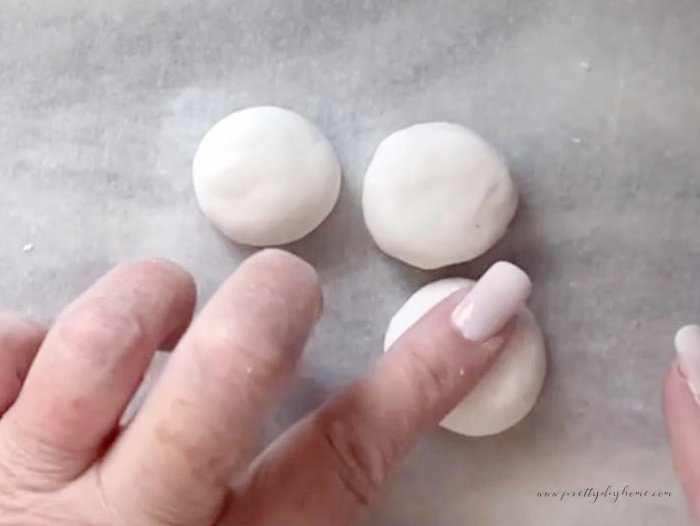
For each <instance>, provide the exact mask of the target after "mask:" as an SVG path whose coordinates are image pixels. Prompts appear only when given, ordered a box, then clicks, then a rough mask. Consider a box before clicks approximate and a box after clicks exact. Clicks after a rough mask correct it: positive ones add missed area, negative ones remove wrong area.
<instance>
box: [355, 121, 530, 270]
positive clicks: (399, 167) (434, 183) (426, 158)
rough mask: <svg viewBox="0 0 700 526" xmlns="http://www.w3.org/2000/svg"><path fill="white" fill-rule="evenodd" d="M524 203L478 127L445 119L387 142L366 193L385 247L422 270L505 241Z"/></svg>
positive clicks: (370, 220) (365, 203)
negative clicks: (512, 220) (472, 128)
mask: <svg viewBox="0 0 700 526" xmlns="http://www.w3.org/2000/svg"><path fill="white" fill-rule="evenodd" d="M517 206H518V192H517V190H516V188H515V186H514V184H513V180H512V179H511V177H510V174H509V173H508V167H507V166H506V164H505V163H504V162H503V160H502V159H501V157H500V156H499V155H498V154H497V153H496V152H495V151H494V150H493V149H492V148H491V147H490V146H489V145H488V144H487V143H486V142H485V141H484V140H483V139H482V138H481V137H479V136H478V135H476V134H475V133H474V132H472V131H471V130H468V129H467V128H464V127H463V126H458V125H456V124H450V123H445V122H436V123H429V124H417V125H415V126H411V127H409V128H405V129H403V130H400V131H397V132H395V133H393V134H391V135H390V136H389V137H387V138H386V139H384V141H382V143H381V144H380V145H379V147H378V148H377V151H376V153H375V154H374V158H373V159H372V162H371V164H370V166H369V168H368V169H367V173H366V175H365V180H364V188H363V194H362V207H363V212H364V217H365V223H366V224H367V228H368V229H369V231H370V233H371V234H372V237H373V238H374V240H375V242H376V243H377V245H379V248H381V249H382V250H383V251H384V252H386V253H387V254H389V255H390V256H393V257H395V258H397V259H400V260H401V261H404V262H405V263H408V264H409V265H413V266H415V267H418V268H422V269H433V268H438V267H444V266H446V265H452V264H455V263H460V262H463V261H469V260H471V259H474V258H476V257H477V256H480V255H481V254H483V253H484V252H486V251H487V250H488V249H489V248H491V247H492V246H493V245H494V244H495V243H496V241H498V239H500V238H501V236H503V234H504V233H505V231H506V228H507V227H508V224H509V223H510V221H511V219H512V218H513V216H514V215H515V210H516V208H517Z"/></svg>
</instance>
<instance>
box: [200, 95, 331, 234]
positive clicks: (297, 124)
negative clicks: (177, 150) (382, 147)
mask: <svg viewBox="0 0 700 526" xmlns="http://www.w3.org/2000/svg"><path fill="white" fill-rule="evenodd" d="M192 172H193V179H194V188H195V193H196V195H197V201H198V203H199V206H200V207H201V209H202V211H203V212H204V214H205V215H206V216H207V218H208V219H209V220H210V221H211V223H212V224H213V225H214V226H216V227H217V228H218V229H219V230H220V231H221V232H222V233H223V234H224V235H225V236H227V237H228V238H230V239H232V240H233V241H236V242H238V243H243V244H246V245H253V246H270V245H281V244H284V243H289V242H292V241H295V240H297V239H300V238H302V237H304V236H305V235H307V234H308V233H310V232H311V231H312V230H314V229H315V228H316V227H317V226H319V224H321V222H322V221H323V220H324V219H325V218H326V216H327V215H328V214H329V213H330V212H331V210H332V209H333V207H334V206H335V203H336V201H337V199H338V193H339V191H340V182H341V170H340V163H339V162H338V157H337V156H336V154H335V151H334V150H333V147H332V146H331V144H330V143H329V142H328V140H327V139H326V138H325V137H324V136H323V135H322V134H321V132H320V131H319V130H318V129H317V128H316V127H315V126H314V125H313V124H311V123H310V122H309V121H308V120H306V119H305V118H304V117H302V116H300V115H297V114H296V113H294V112H292V111H289V110H285V109H282V108H275V107H257V108H248V109H246V110H242V111H239V112H236V113H233V114H231V115H229V116H228V117H226V118H224V119H223V120H221V121H219V122H218V123H217V124H216V125H214V127H213V128H211V130H209V132H208V133H207V134H206V135H205V136H204V138H203V139H202V142H201V144H200V145H199V149H198V150H197V153H196V155H195V158H194V163H193V168H192Z"/></svg>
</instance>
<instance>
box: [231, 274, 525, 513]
mask: <svg viewBox="0 0 700 526" xmlns="http://www.w3.org/2000/svg"><path fill="white" fill-rule="evenodd" d="M504 265H505V266H504ZM529 289H530V283H529V279H528V278H527V276H526V275H525V274H524V273H523V272H522V271H521V270H519V269H517V267H514V266H512V265H506V264H497V266H494V267H492V269H491V270H490V271H489V272H487V273H486V274H485V275H484V277H483V278H482V279H481V280H480V281H479V283H477V285H476V286H475V287H474V288H473V289H472V290H471V291H469V292H468V293H465V291H462V292H458V293H456V294H455V295H453V296H451V297H450V298H448V299H447V300H445V301H444V302H442V303H441V304H439V305H438V306H436V307H435V308H434V309H433V310H432V311H430V312H429V313H428V314H427V315H426V316H425V317H424V318H423V319H421V320H420V321H419V322H418V323H417V324H416V325H415V326H414V327H412V328H411V329H409V331H407V332H406V334H405V335H404V336H403V337H402V338H401V339H400V340H399V341H398V342H397V343H396V344H395V346H394V347H393V349H392V350H391V352H389V353H387V354H386V355H385V356H384V357H383V358H382V359H381V360H380V361H379V363H378V364H377V366H376V367H375V368H374V370H373V371H371V372H370V373H369V375H368V376H366V377H365V378H363V379H361V380H360V381H358V382H357V383H356V384H354V385H353V386H351V387H350V388H349V389H348V390H347V391H346V392H344V393H343V394H341V395H340V396H338V397H337V398H335V399H334V400H331V401H330V402H329V403H328V404H327V405H325V406H324V407H322V408H321V409H320V410H318V411H317V412H316V413H314V414H311V415H310V416H309V417H307V418H306V419H304V420H302V421H301V422H300V423H299V424H297V425H296V426H295V427H293V428H292V429H291V430H290V431H289V432H288V433H287V434H286V435H285V436H283V437H282V438H281V439H280V440H279V441H278V442H277V443H276V444H274V445H273V446H272V447H271V449H270V450H269V451H268V452H266V453H265V454H264V456H263V457H261V459H260V460H259V462H258V463H257V465H256V466H255V471H254V475H253V477H252V478H251V481H250V483H249V485H248V486H247V487H245V488H243V489H242V490H241V492H242V493H241V492H239V494H238V498H239V502H240V503H241V504H239V505H238V506H236V505H235V499H236V495H234V505H233V506H231V508H230V511H229V512H228V515H226V516H225V518H224V520H223V521H222V524H226V525H237V524H250V525H263V524H285V525H286V526H297V525H298V526H301V525H306V524H314V525H318V526H321V525H344V524H349V523H350V521H351V520H352V519H353V518H354V516H355V514H356V513H357V511H358V510H359V509H360V508H361V507H362V506H364V505H366V504H368V503H369V501H370V500H371V499H372V497H373V496H374V495H375V493H376V492H377V491H378V489H379V487H380V486H381V485H382V483H383V481H384V480H385V477H386V474H387V471H388V470H389V468H390V467H391V466H392V465H393V464H394V463H395V462H396V461H398V460H399V459H400V458H402V457H403V456H404V454H405V453H406V452H407V450H408V449H409V448H410V447H411V446H412V445H413V444H414V442H415V441H416V440H417V438H418V437H419V436H420V435H421V434H422V433H424V432H425V431H427V430H429V429H431V428H432V427H434V426H435V425H436V424H437V423H438V422H439V421H440V420H442V418H443V417H444V416H445V415H446V414H447V413H448V412H449V411H450V409H451V408H452V407H454V406H455V405H456V404H457V403H458V402H459V401H460V400H461V399H462V398H463V397H464V396H465V395H466V394H467V393H468V392H469V391H470V390H471V389H472V388H473V387H474V385H476V383H477V382H478V380H479V379H480V378H481V377H482V376H483V374H484V373H485V372H486V370H487V369H488V367H489V366H490V364H491V363H492V362H493V360H494V359H495V358H496V357H497V356H498V353H499V352H500V349H501V348H502V347H503V345H504V343H505V341H506V339H507V336H508V331H509V326H510V324H509V323H508V322H509V321H510V319H511V318H512V317H513V316H514V315H515V314H516V313H517V311H518V309H519V308H520V306H521V304H522V302H523V301H524V300H525V298H526V297H527V294H528V293H529ZM450 319H451V320H452V323H450ZM504 326H505V327H506V329H504ZM455 329H458V330H455ZM464 334H468V335H470V336H472V337H473V338H477V339H479V340H480V341H481V343H477V342H475V341H473V340H468V339H466V338H465V337H464ZM261 495H264V496H265V499H266V500H265V505H264V506H263V505H262V502H261V501H260V500H259V499H260V496H261Z"/></svg>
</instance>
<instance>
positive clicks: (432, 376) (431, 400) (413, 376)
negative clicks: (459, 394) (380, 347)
mask: <svg viewBox="0 0 700 526" xmlns="http://www.w3.org/2000/svg"><path fill="white" fill-rule="evenodd" d="M406 355H407V359H406V361H405V370H406V375H407V377H408V381H409V382H410V383H411V385H412V386H414V388H415V391H416V392H419V393H421V399H422V400H423V401H424V403H425V404H426V406H427V407H432V406H434V405H435V404H437V403H439V402H440V401H441V400H443V399H444V398H445V397H446V396H447V395H448V394H449V393H451V392H452V390H453V388H454V385H455V379H454V377H455V375H454V374H453V373H450V371H449V368H448V367H446V366H445V365H444V364H442V363H440V361H439V360H436V359H431V358H429V357H427V356H426V353H425V352H424V351H423V350H421V348H420V347H416V346H408V347H407V348H406Z"/></svg>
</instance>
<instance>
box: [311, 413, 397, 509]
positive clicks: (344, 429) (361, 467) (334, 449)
mask: <svg viewBox="0 0 700 526" xmlns="http://www.w3.org/2000/svg"><path fill="white" fill-rule="evenodd" d="M319 426H320V429H319V435H320V436H321V437H322V440H323V443H324V444H325V446H326V447H327V448H329V450H330V452H331V456H332V458H333V459H334V460H335V463H334V466H333V468H334V470H335V471H336V473H337V475H338V478H339V480H340V481H341V483H342V485H343V487H344V489H345V490H346V491H347V492H348V493H349V494H350V495H351V496H352V497H353V498H354V499H355V500H356V501H357V503H358V504H360V505H362V506H368V505H369V504H370V503H371V502H372V500H373V499H374V498H375V496H376V495H377V494H378V493H379V490H380V488H381V486H382V484H383V483H384V480H385V478H386V474H387V471H388V467H389V465H390V464H391V459H392V458H393V456H394V455H393V454H392V453H391V450H392V449H393V448H392V447H382V446H383V444H382V441H381V440H380V439H379V437H377V436H375V435H374V434H373V433H372V432H371V431H370V430H369V429H367V427H366V426H365V425H363V424H362V423H361V422H359V421H355V420H352V419H350V420H349V419H344V418H335V419H333V418H331V419H328V420H326V421H320V422H319Z"/></svg>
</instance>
